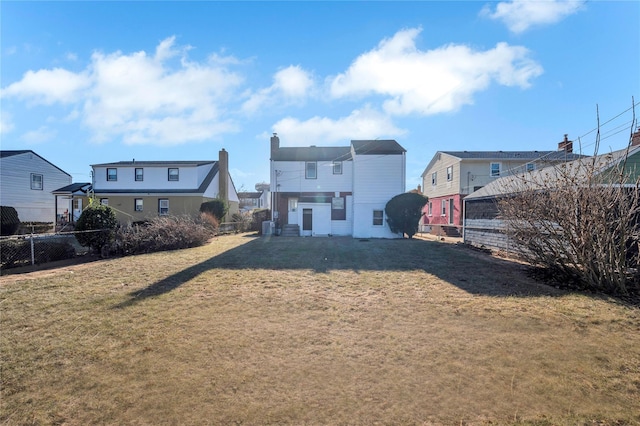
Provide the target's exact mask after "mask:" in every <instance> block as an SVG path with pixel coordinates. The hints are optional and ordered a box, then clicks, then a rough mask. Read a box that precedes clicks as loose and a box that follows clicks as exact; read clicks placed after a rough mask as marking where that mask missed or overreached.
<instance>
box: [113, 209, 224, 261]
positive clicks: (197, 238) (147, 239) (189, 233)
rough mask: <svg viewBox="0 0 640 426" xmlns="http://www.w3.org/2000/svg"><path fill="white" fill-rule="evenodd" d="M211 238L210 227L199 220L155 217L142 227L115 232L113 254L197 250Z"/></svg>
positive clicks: (126, 227) (122, 228)
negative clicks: (115, 248) (115, 246)
mask: <svg viewBox="0 0 640 426" xmlns="http://www.w3.org/2000/svg"><path fill="white" fill-rule="evenodd" d="M214 235H215V233H214V231H213V227H212V224H211V223H208V222H205V221H204V220H202V219H200V220H196V219H193V218H191V217H188V216H169V217H157V218H154V219H152V220H150V221H149V222H147V223H144V224H136V225H128V226H125V227H121V228H120V229H118V232H117V236H116V240H117V251H119V252H120V253H121V254H124V255H129V254H140V253H151V252H156V251H165V250H177V249H184V248H189V247H197V246H201V245H203V244H204V243H206V242H207V241H208V240H209V239H210V238H211V237H212V236H214Z"/></svg>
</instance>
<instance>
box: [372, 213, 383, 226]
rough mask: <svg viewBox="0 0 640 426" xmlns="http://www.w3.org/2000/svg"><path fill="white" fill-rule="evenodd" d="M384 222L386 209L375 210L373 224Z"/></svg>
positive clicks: (377, 224) (378, 224) (379, 224)
mask: <svg viewBox="0 0 640 426" xmlns="http://www.w3.org/2000/svg"><path fill="white" fill-rule="evenodd" d="M383 223H384V211H382V210H374V211H373V226H382V224H383Z"/></svg>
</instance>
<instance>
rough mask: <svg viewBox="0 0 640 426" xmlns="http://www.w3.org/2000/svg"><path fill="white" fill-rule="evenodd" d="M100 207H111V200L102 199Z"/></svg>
mask: <svg viewBox="0 0 640 426" xmlns="http://www.w3.org/2000/svg"><path fill="white" fill-rule="evenodd" d="M100 205H103V206H108V205H109V199H108V198H100Z"/></svg>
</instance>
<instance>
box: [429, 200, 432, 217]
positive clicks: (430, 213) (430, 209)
mask: <svg viewBox="0 0 640 426" xmlns="http://www.w3.org/2000/svg"><path fill="white" fill-rule="evenodd" d="M429 216H433V203H432V202H431V201H429Z"/></svg>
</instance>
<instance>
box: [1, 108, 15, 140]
mask: <svg viewBox="0 0 640 426" xmlns="http://www.w3.org/2000/svg"><path fill="white" fill-rule="evenodd" d="M14 127H15V126H14V125H13V120H12V117H11V114H9V113H7V112H4V111H2V113H1V114H0V135H6V134H7V133H9V132H11V131H12V130H13V129H14Z"/></svg>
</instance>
